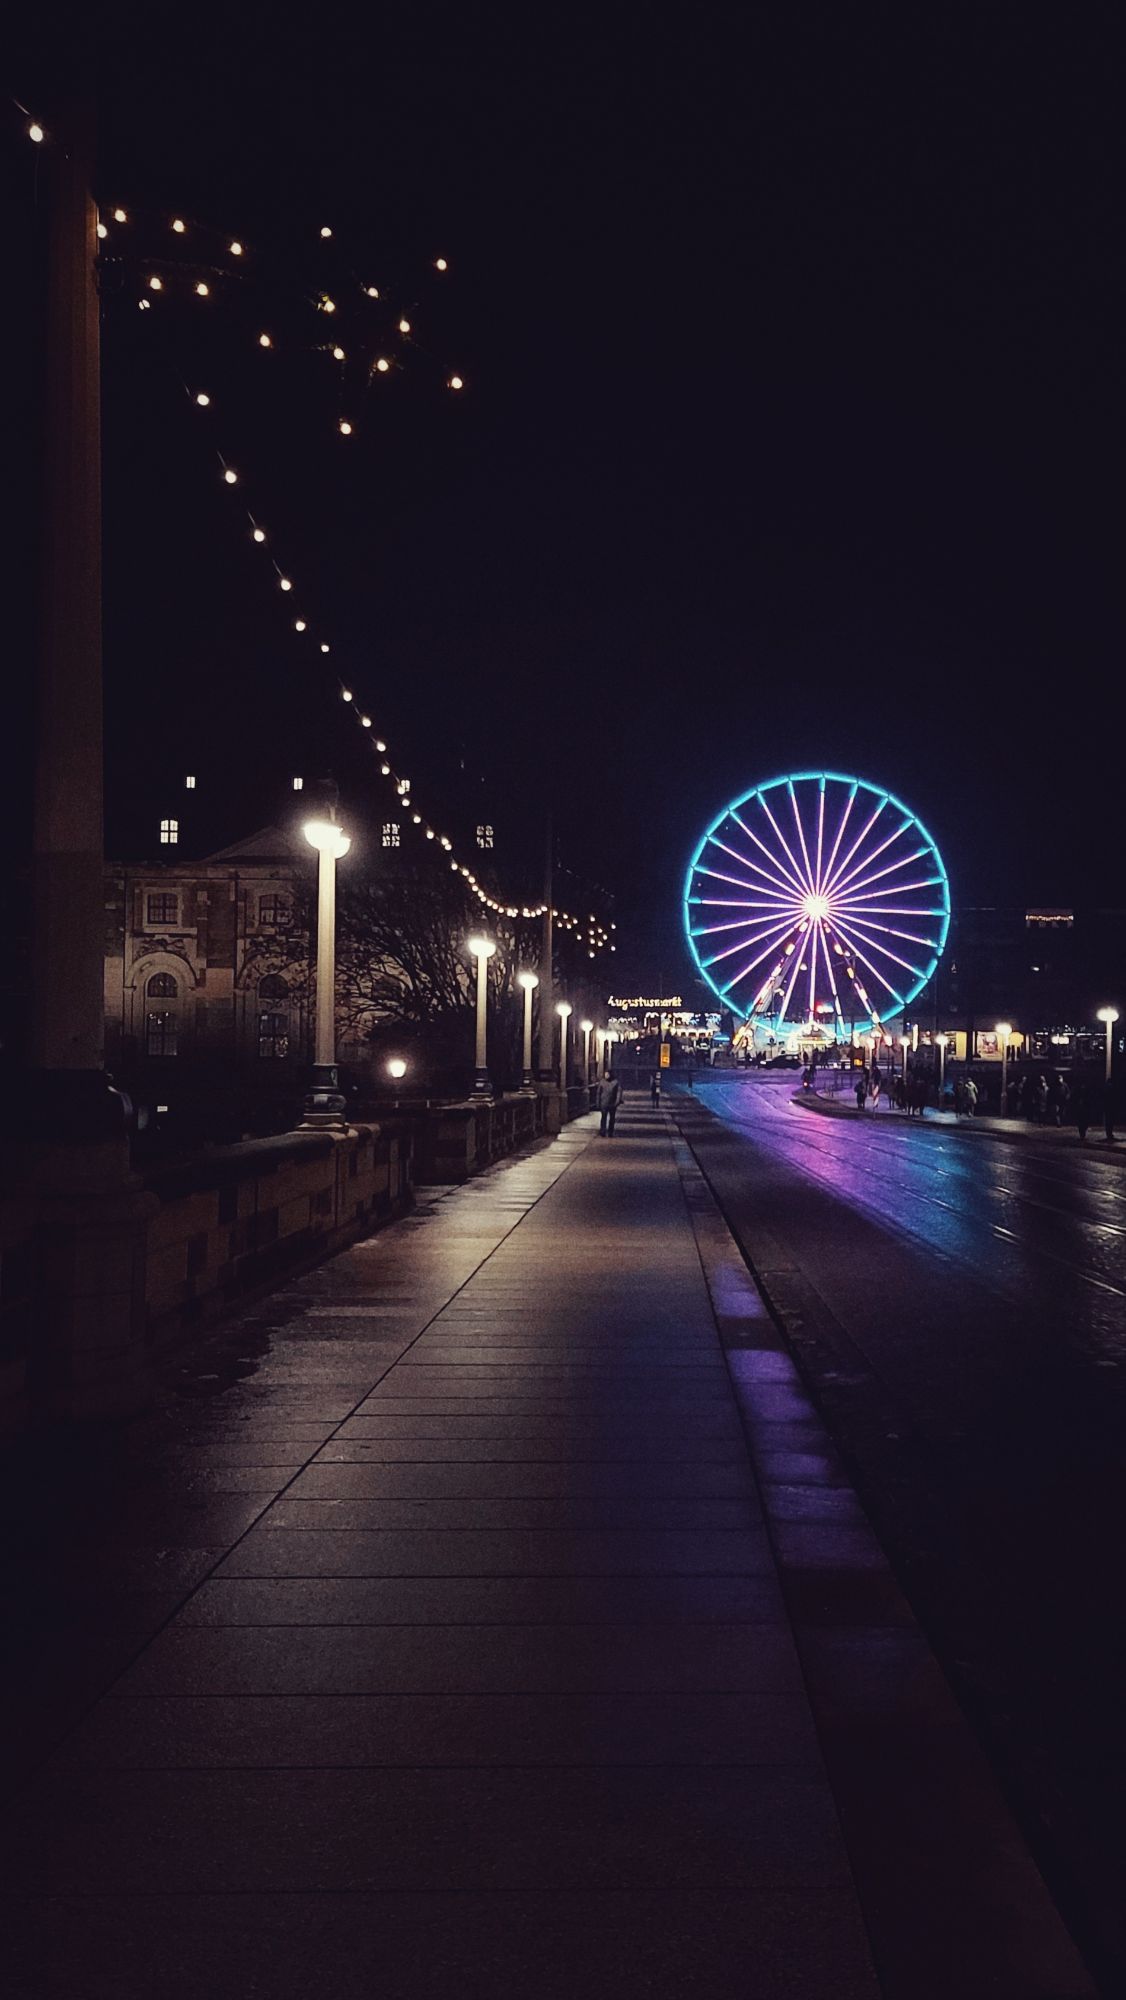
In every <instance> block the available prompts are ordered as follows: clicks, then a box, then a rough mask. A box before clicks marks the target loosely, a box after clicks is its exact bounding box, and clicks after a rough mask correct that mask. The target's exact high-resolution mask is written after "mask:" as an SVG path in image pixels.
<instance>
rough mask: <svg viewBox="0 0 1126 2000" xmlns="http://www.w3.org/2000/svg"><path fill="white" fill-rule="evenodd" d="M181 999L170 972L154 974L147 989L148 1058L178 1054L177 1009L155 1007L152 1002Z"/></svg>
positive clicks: (146, 1034) (146, 1045)
mask: <svg viewBox="0 0 1126 2000" xmlns="http://www.w3.org/2000/svg"><path fill="white" fill-rule="evenodd" d="M179 997H180V989H179V987H178V986H177V984H176V981H175V980H174V978H173V977H172V974H171V973H170V972H154V973H153V976H152V978H151V979H150V980H149V982H148V984H147V985H146V987H145V998H146V1000H147V1001H148V1002H149V1005H148V1007H147V1008H146V1010H145V1054H146V1055H147V1056H174V1055H175V1054H176V1052H177V1041H178V1033H177V1031H178V1027H179V1022H178V1020H177V1015H176V1008H175V1006H174V1005H173V1006H171V1007H161V1006H159V1005H158V1006H155V1007H154V1006H153V1005H152V1002H153V1001H154V1000H155V1001H158V1002H159V1001H161V1000H171V1001H173V1002H175V1001H176V1000H178V999H179Z"/></svg>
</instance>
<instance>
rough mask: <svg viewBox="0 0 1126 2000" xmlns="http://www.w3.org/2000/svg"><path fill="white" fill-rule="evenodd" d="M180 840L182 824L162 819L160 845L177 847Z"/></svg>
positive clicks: (174, 820) (175, 820) (177, 821)
mask: <svg viewBox="0 0 1126 2000" xmlns="http://www.w3.org/2000/svg"><path fill="white" fill-rule="evenodd" d="M179 838H180V822H179V820H178V819H162V820H161V822H160V844H161V846H162V847H175V845H176V842H177V841H178V840H179Z"/></svg>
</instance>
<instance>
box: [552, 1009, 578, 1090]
mask: <svg viewBox="0 0 1126 2000" xmlns="http://www.w3.org/2000/svg"><path fill="white" fill-rule="evenodd" d="M555 1011H556V1013H557V1014H558V1016H559V1088H560V1090H561V1091H562V1093H563V1095H564V1097H566V1095H567V1022H568V1021H569V1020H570V1018H571V1015H572V1013H573V1012H574V1009H573V1008H572V1007H571V1006H570V1004H569V1003H568V1002H567V1001H566V1000H561V1001H560V1002H559V1005H558V1007H557V1008H556V1009H555Z"/></svg>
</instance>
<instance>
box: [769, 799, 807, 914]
mask: <svg viewBox="0 0 1126 2000" xmlns="http://www.w3.org/2000/svg"><path fill="white" fill-rule="evenodd" d="M758 802H759V804H760V806H761V807H762V809H763V812H764V813H765V814H766V817H767V819H768V820H769V821H770V824H771V826H772V827H773V828H774V831H775V833H776V835H777V836H778V844H779V846H780V847H781V849H782V851H783V853H784V854H785V856H786V859H787V861H788V862H789V864H790V866H791V868H792V869H793V871H794V878H795V880H796V881H797V882H798V883H799V884H800V894H801V895H803V896H805V895H808V894H809V893H810V891H811V889H812V886H813V885H812V883H811V882H810V881H809V879H808V877H806V878H805V879H804V880H803V879H802V872H801V865H800V863H799V862H798V861H796V860H795V858H794V856H793V854H792V853H791V851H790V847H789V843H788V841H787V839H786V836H785V834H784V833H783V831H782V829H781V827H780V826H779V824H778V821H777V820H776V819H775V817H774V814H773V813H772V812H771V810H770V807H769V806H768V805H767V803H766V799H765V798H764V796H763V794H762V793H761V792H760V793H759V795H758Z"/></svg>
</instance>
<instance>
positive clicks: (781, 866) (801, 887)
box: [731, 809, 805, 896]
mask: <svg viewBox="0 0 1126 2000" xmlns="http://www.w3.org/2000/svg"><path fill="white" fill-rule="evenodd" d="M731 817H732V819H733V820H734V821H735V824H736V826H738V827H741V828H742V831H743V832H744V833H745V834H746V836H747V839H748V840H753V841H754V844H755V846H756V847H757V848H759V849H761V851H762V853H763V854H765V856H766V858H767V860H768V861H769V862H770V863H771V864H772V866H773V868H774V872H775V874H776V875H778V876H780V877H781V878H783V879H784V880H785V881H786V882H787V884H788V886H789V887H790V888H791V889H793V890H795V891H796V892H797V894H798V895H799V896H804V894H805V884H804V883H803V882H802V881H801V879H800V877H799V876H798V875H796V874H795V875H791V874H790V872H789V870H788V868H787V867H786V864H785V862H784V861H780V860H779V859H778V856H777V855H776V854H775V853H774V851H773V849H772V848H769V847H768V846H767V844H766V842H765V840H760V839H759V837H758V834H757V833H752V831H751V829H750V827H749V826H748V825H747V823H746V821H745V820H743V819H740V817H739V815H738V813H737V812H735V810H734V809H732V813H731Z"/></svg>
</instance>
